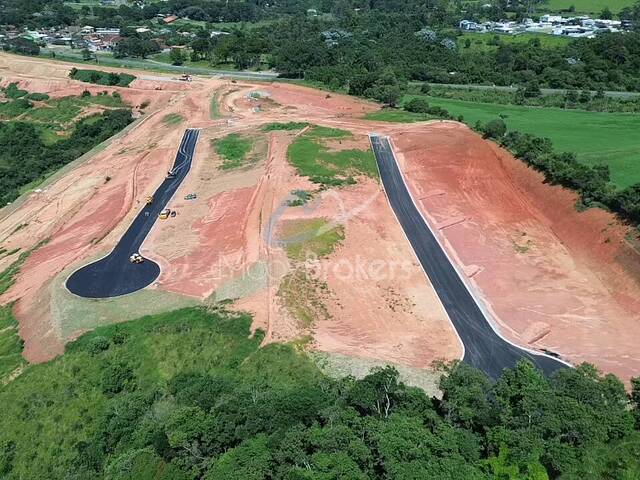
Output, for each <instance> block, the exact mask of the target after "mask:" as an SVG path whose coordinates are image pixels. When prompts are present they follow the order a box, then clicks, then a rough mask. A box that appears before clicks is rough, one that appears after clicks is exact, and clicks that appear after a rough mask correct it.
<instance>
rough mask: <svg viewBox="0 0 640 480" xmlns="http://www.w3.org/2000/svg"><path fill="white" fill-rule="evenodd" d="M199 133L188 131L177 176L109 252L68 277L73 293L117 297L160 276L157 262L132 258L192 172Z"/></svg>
mask: <svg viewBox="0 0 640 480" xmlns="http://www.w3.org/2000/svg"><path fill="white" fill-rule="evenodd" d="M199 134H200V130H199V129H188V130H186V131H185V133H184V136H183V137H182V142H181V143H180V148H179V149H178V153H177V154H176V159H175V162H174V164H173V172H174V173H175V176H174V177H173V178H165V180H164V181H163V182H162V184H161V185H160V187H158V189H157V190H156V192H155V194H154V201H153V203H152V204H151V205H145V207H144V208H143V209H142V211H141V212H140V213H139V214H138V216H137V217H136V218H135V220H134V221H133V223H132V224H131V225H130V226H129V229H128V230H127V231H126V232H125V234H124V235H123V236H122V238H121V239H120V241H119V242H118V244H117V245H116V246H115V248H114V249H113V250H112V251H111V253H110V254H109V255H107V256H106V257H104V258H101V259H100V260H97V261H95V262H93V263H91V264H89V265H85V266H84V267H82V268H80V269H78V270H76V271H75V272H74V273H73V274H72V275H71V276H70V277H69V278H68V279H67V284H66V285H67V288H68V289H69V291H70V292H72V293H75V294H76V295H79V296H81V297H87V298H107V297H117V296H119V295H125V294H127V293H131V292H135V291H136V290H140V289H142V288H144V287H146V286H147V285H149V284H150V283H151V282H153V281H154V280H155V279H156V278H158V275H160V267H159V266H158V264H157V263H155V262H152V261H151V260H149V259H145V261H144V262H143V263H139V264H133V263H131V262H130V261H129V257H130V256H131V255H132V254H134V253H138V251H139V249H140V245H142V242H144V239H145V238H146V237H147V235H148V234H149V232H150V231H151V228H152V227H153V225H154V223H155V222H156V220H157V218H158V214H159V213H160V211H161V210H162V209H163V208H165V207H166V206H167V203H168V202H169V200H170V199H171V197H172V196H173V194H174V193H175V191H176V190H177V189H178V187H179V186H180V184H181V183H182V180H184V178H185V177H186V176H187V173H189V169H190V168H191V161H192V159H193V154H194V151H195V148H196V142H197V141H198V136H199Z"/></svg>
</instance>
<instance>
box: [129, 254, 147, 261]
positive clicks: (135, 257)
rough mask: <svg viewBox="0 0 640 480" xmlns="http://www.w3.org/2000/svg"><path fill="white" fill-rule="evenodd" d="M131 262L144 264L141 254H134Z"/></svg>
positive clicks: (130, 258)
mask: <svg viewBox="0 0 640 480" xmlns="http://www.w3.org/2000/svg"><path fill="white" fill-rule="evenodd" d="M129 261H130V262H131V263H142V262H144V258H142V255H140V254H139V253H134V254H133V255H131V256H130V257H129Z"/></svg>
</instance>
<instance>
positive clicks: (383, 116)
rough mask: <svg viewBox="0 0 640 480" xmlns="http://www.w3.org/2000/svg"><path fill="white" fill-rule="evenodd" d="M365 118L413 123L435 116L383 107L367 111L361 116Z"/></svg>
mask: <svg viewBox="0 0 640 480" xmlns="http://www.w3.org/2000/svg"><path fill="white" fill-rule="evenodd" d="M363 118H364V119H366V120H376V121H379V122H401V123H413V122H424V121H425V120H432V119H434V118H436V117H434V116H432V115H428V114H426V113H414V112H407V111H406V110H400V109H393V108H385V109H382V110H379V111H377V112H369V113H367V114H365V116H364V117H363Z"/></svg>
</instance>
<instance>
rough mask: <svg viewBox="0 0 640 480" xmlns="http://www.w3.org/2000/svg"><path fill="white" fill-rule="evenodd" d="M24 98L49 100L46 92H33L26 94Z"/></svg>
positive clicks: (40, 100)
mask: <svg viewBox="0 0 640 480" xmlns="http://www.w3.org/2000/svg"><path fill="white" fill-rule="evenodd" d="M24 98H26V99H28V100H34V101H36V102H43V101H45V100H49V95H47V94H46V93H38V92H33V93H29V94H27V95H26V96H25V97H24Z"/></svg>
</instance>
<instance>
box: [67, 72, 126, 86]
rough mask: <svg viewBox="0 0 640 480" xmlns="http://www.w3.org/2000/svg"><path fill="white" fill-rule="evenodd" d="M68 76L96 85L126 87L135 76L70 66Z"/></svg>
mask: <svg viewBox="0 0 640 480" xmlns="http://www.w3.org/2000/svg"><path fill="white" fill-rule="evenodd" d="M69 76H70V77H71V78H73V79H74V80H79V81H81V82H86V83H95V84H97V85H105V86H118V87H126V86H128V85H129V84H130V83H131V82H133V81H134V80H135V79H136V77H135V76H133V75H130V74H128V73H115V72H103V71H100V70H79V69H77V68H72V69H71V72H69Z"/></svg>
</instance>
